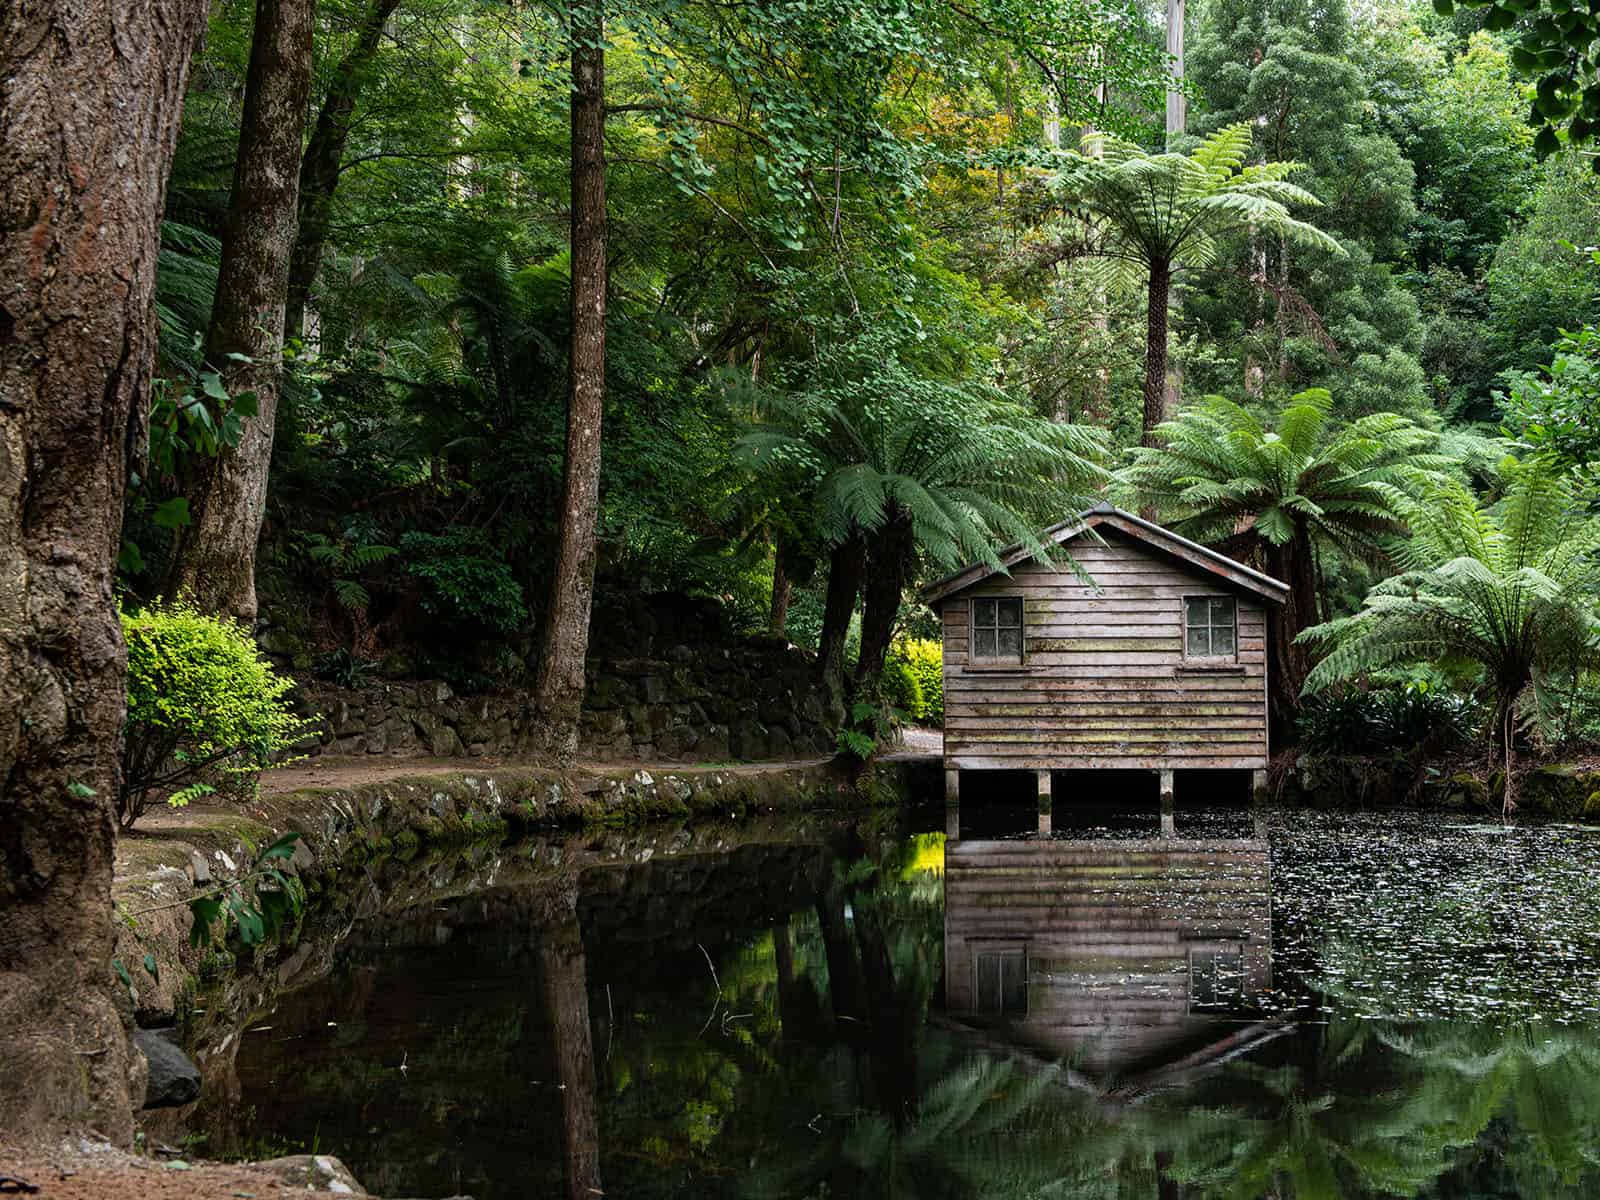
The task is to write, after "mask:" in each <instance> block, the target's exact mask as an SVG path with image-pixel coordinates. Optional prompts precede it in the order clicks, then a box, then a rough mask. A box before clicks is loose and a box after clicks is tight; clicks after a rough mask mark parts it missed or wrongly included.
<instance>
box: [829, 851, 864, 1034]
mask: <svg viewBox="0 0 1600 1200" xmlns="http://www.w3.org/2000/svg"><path fill="white" fill-rule="evenodd" d="M845 900H846V896H845V891H844V886H843V885H842V884H841V883H839V882H838V881H837V880H834V881H832V882H830V883H829V884H828V886H827V889H826V890H825V891H824V892H823V894H822V895H821V896H819V897H818V898H817V924H818V925H819V926H820V928H821V931H822V946H823V949H824V951H825V952H826V953H827V957H828V995H829V997H830V998H831V999H832V1001H833V1018H834V1022H835V1028H836V1029H837V1030H838V1032H839V1033H840V1034H841V1035H842V1036H843V1037H844V1038H845V1040H847V1041H850V1042H852V1043H854V1044H857V1045H859V1044H860V1043H861V1041H863V1040H865V1039H866V1037H867V1035H868V1033H869V1030H868V1029H867V1026H866V1019H867V1002H866V994H865V993H866V984H865V982H864V981H863V979H862V977H861V961H860V959H859V958H857V957H856V943H855V939H854V938H853V937H851V935H850V922H849V921H847V920H846V919H845V915H844V906H845Z"/></svg>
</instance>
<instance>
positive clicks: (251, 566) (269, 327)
mask: <svg viewBox="0 0 1600 1200" xmlns="http://www.w3.org/2000/svg"><path fill="white" fill-rule="evenodd" d="M315 15H316V4H315V0H257V3H256V23H255V32H254V34H253V36H252V37H251V41H250V68H249V71H248V73H247V75H246V77H245V88H244V115H243V119H242V123H241V125H240V128H239V157H238V160H237V162H236V163H235V165H234V175H233V191H232V194H231V195H230V196H229V198H228V218H227V224H226V226H225V227H224V230H223V235H222V262H221V265H220V266H219V268H218V271H217V295H216V299H215V301H214V302H213V304H212V307H211V326H210V328H209V330H207V333H206V361H207V362H208V363H209V364H210V365H211V367H212V368H213V369H214V370H216V371H217V372H218V373H219V374H220V375H221V376H222V383H223V387H224V388H226V390H227V392H228V394H229V395H230V396H237V395H240V394H242V393H252V394H253V395H254V396H255V404H256V412H255V415H254V416H245V417H244V418H243V428H242V431H241V433H240V436H239V444H238V445H237V446H233V447H228V448H224V449H223V451H222V452H221V453H220V454H218V455H217V457H216V458H215V459H212V460H210V461H209V462H207V463H206V464H204V466H203V467H202V468H201V469H200V471H199V472H198V477H197V478H196V479H195V480H194V481H193V482H192V483H191V484H190V486H189V487H188V488H186V489H185V490H186V492H187V494H188V498H189V517H190V523H189V524H188V525H187V526H186V527H184V528H183V529H181V530H179V533H178V537H177V538H176V540H175V542H174V545H173V550H172V559H171V563H170V566H169V569H168V573H167V579H166V584H165V587H164V590H165V591H166V592H167V593H168V594H169V595H182V596H187V597H189V598H190V599H192V600H193V601H194V602H195V604H196V605H197V606H198V607H199V608H201V609H202V610H203V611H206V612H211V613H216V614H219V615H222V616H231V617H235V618H237V619H238V620H241V621H244V622H246V623H252V622H254V621H255V617H256V542H257V540H258V539H259V538H260V536H261V521H262V518H263V517H264V516H265V515H266V511H267V473H268V469H269V468H270V466H271V463H272V439H273V423H274V421H275V420H276V418H277V412H278V393H279V391H280V389H281V386H282V382H283V323H284V305H285V303H286V300H287V297H288V289H289V259H290V256H291V254H292V253H293V250H294V243H295V229H296V226H297V223H298V213H299V196H300V141H301V133H302V131H303V130H304V128H305V112H306V98H307V94H308V92H309V90H310V87H311V54H312V32H313V29H314V26H315Z"/></svg>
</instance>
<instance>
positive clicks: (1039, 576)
mask: <svg viewBox="0 0 1600 1200" xmlns="http://www.w3.org/2000/svg"><path fill="white" fill-rule="evenodd" d="M1071 549H1072V552H1073V556H1074V557H1075V558H1076V559H1077V561H1078V563H1079V564H1080V565H1081V566H1082V567H1083V568H1084V570H1085V571H1086V572H1087V573H1088V574H1089V576H1090V577H1091V578H1092V580H1093V585H1092V586H1091V585H1090V584H1088V583H1086V582H1085V581H1084V580H1082V579H1080V578H1079V577H1078V576H1077V575H1076V574H1075V573H1074V572H1073V571H1072V570H1070V569H1069V568H1067V567H1065V566H1062V567H1060V568H1058V569H1052V568H1050V567H1048V566H1044V565H1041V564H1039V563H1035V562H1028V563H1019V564H1017V565H1016V566H1014V567H1013V568H1012V570H1011V577H1010V578H1009V579H1007V578H1004V577H1001V576H993V577H990V578H989V579H986V580H984V581H983V582H982V583H980V584H977V585H975V586H973V587H971V588H968V589H966V590H965V591H962V592H960V593H957V594H956V595H953V596H951V597H949V598H948V599H947V600H945V602H944V604H943V606H942V608H941V615H942V618H943V623H944V689H945V727H944V736H945V757H946V760H947V765H948V766H951V767H958V768H959V767H970V768H1006V767H1020V768H1032V769H1041V768H1051V767H1054V768H1060V769H1078V768H1086V767H1087V768H1094V767H1104V768H1130V767H1132V768H1146V769H1169V768H1170V769H1177V768H1184V767H1220V768H1247V769H1255V768H1260V767H1264V766H1266V761H1267V715H1266V711H1267V710H1266V695H1267V675H1266V672H1267V621H1266V611H1265V607H1264V605H1263V604H1262V602H1261V601H1260V600H1259V599H1257V598H1256V597H1254V596H1252V595H1249V594H1247V593H1244V592H1236V591H1235V590H1234V589H1233V588H1232V587H1231V586H1230V585H1229V584H1227V583H1226V582H1223V581H1221V580H1219V579H1218V578H1217V577H1216V576H1214V575H1210V574H1208V573H1205V572H1202V571H1199V570H1197V569H1195V568H1193V567H1190V566H1188V565H1187V564H1184V563H1181V562H1175V561H1169V560H1167V559H1166V558H1165V557H1163V556H1160V555H1157V554H1155V553H1153V552H1151V551H1150V550H1148V549H1146V548H1145V547H1143V546H1142V545H1141V544H1139V543H1137V542H1134V541H1132V540H1130V539H1127V538H1124V537H1122V536H1120V535H1118V534H1115V533H1108V534H1107V535H1106V541H1105V544H1104V545H1101V544H1098V543H1095V542H1093V541H1090V540H1087V539H1084V538H1079V539H1078V540H1076V541H1074V542H1073V543H1072V545H1071ZM1202 595H1217V596H1224V595H1234V596H1235V599H1236V600H1237V601H1238V606H1239V608H1238V611H1239V626H1238V652H1237V656H1236V660H1235V661H1234V662H1233V663H1231V664H1227V665H1226V666H1224V667H1223V668H1222V669H1214V668H1213V667H1212V666H1210V665H1207V666H1205V667H1200V666H1198V665H1197V664H1186V663H1185V661H1184V656H1183V601H1184V597H1186V596H1202ZM978 596H1020V597H1022V601H1023V605H1022V607H1023V616H1022V623H1023V646H1024V655H1023V663H1022V665H1021V666H1020V667H1014V668H1003V669H1001V668H994V667H990V666H985V665H978V666H974V665H973V664H971V663H969V661H968V648H969V647H968V620H969V614H970V611H971V602H972V600H973V598H975V597H978Z"/></svg>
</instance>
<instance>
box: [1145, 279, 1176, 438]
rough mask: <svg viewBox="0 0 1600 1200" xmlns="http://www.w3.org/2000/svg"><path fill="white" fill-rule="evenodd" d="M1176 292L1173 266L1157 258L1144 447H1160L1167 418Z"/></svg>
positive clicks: (1148, 325)
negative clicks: (1171, 305) (1170, 312)
mask: <svg viewBox="0 0 1600 1200" xmlns="http://www.w3.org/2000/svg"><path fill="white" fill-rule="evenodd" d="M1171 291H1172V264H1171V263H1168V262H1165V261H1164V260H1161V259H1157V260H1156V261H1155V262H1152V263H1151V264H1150V292H1149V303H1148V307H1147V308H1146V310H1145V343H1144V437H1143V438H1142V440H1141V444H1142V445H1145V446H1155V445H1158V444H1159V443H1158V441H1157V439H1156V436H1155V428H1156V426H1157V425H1159V424H1161V422H1162V421H1164V420H1166V419H1167V413H1166V384H1167V300H1168V297H1169V296H1170V294H1171Z"/></svg>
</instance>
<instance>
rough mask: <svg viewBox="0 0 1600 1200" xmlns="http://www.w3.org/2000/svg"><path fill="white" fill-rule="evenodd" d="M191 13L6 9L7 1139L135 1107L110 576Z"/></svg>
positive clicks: (0, 305)
mask: <svg viewBox="0 0 1600 1200" xmlns="http://www.w3.org/2000/svg"><path fill="white" fill-rule="evenodd" d="M205 19H206V5H205V4H204V3H202V2H201V0H75V2H72V3H68V2H67V0H30V2H29V3H26V4H7V5H5V6H3V7H0V280H4V281H5V286H4V289H3V291H0V1064H3V1066H0V1141H4V1140H6V1135H8V1134H9V1135H17V1136H22V1135H26V1134H28V1133H30V1132H38V1131H41V1130H44V1129H47V1128H50V1127H53V1126H56V1125H59V1124H64V1123H67V1122H73V1123H82V1124H89V1125H92V1126H94V1127H95V1128H97V1129H99V1130H101V1131H102V1132H104V1133H106V1134H108V1135H110V1136H111V1137H113V1138H115V1139H117V1140H119V1141H123V1142H126V1141H128V1140H129V1139H131V1137H132V1134H133V1127H132V1107H133V1106H132V1103H131V1100H130V1097H134V1096H140V1097H141V1098H142V1096H141V1093H142V1089H143V1079H142V1076H143V1063H144V1060H143V1057H142V1056H140V1055H138V1054H137V1053H136V1052H130V1050H129V1046H128V1041H127V1036H126V1033H125V1029H124V1024H123V1017H124V1015H125V1014H126V1012H127V1009H126V1003H125V1001H119V999H118V996H117V993H118V991H119V990H120V989H118V988H117V987H116V984H115V981H114V978H113V976H112V972H111V964H110V959H111V946H112V925H111V866H112V851H113V840H114V837H115V830H116V823H115V818H114V816H113V812H112V805H113V803H114V801H115V799H116V795H117V786H118V778H117V775H118V758H119V750H120V745H121V737H122V720H123V715H124V704H125V701H124V671H125V667H126V652H125V650H124V648H123V643H122V631H121V626H120V625H119V623H118V620H117V607H116V602H115V600H114V599H113V596H112V591H111V580H112V571H113V569H114V567H115V564H116V558H117V550H118V546H119V544H120V542H121V537H122V504H123V493H124V491H125V489H126V486H127V478H128V467H129V462H130V459H131V458H134V457H136V456H137V455H138V454H139V453H142V450H143V438H144V431H145V427H146V420H147V416H148V413H147V407H146V406H147V401H148V391H149V382H150V373H151V368H152V364H153V360H154V355H155V342H156V336H155V320H154V312H153V299H154V287H155V270H156V243H157V232H158V229H159V227H160V219H161V212H162V208H163V206H164V204H165V191H166V181H167V173H168V170H169V168H170V166H171V162H172V151H173V146H174V144H175V142H176V140H177V134H178V118H179V115H180V114H181V112H182V106H183V94H184V88H185V86H186V84H187V81H188V75H189V61H190V57H191V55H192V54H193V52H194V50H195V48H196V46H197V44H198V42H199V40H200V37H201V36H202V34H203V33H204V30H205ZM119 1003H121V1005H122V1009H123V1012H120V1013H119Z"/></svg>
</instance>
